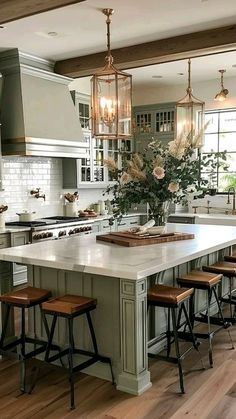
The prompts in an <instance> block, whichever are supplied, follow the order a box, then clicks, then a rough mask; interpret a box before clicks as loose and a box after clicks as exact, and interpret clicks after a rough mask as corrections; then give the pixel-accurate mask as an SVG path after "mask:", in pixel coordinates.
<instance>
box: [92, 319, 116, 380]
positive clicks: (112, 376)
mask: <svg viewBox="0 0 236 419" xmlns="http://www.w3.org/2000/svg"><path fill="white" fill-rule="evenodd" d="M86 316H87V320H88V325H89V330H90V334H91V338H92V342H93V347H94V353H95V355H99V354H98V346H97V340H96V336H95V332H94V328H93V323H92V319H91V316H90V312H89V311H88V312H87V313H86ZM107 361H108V363H109V365H110V370H111V379H112V384H115V379H114V373H113V368H112V363H111V360H110V358H107Z"/></svg>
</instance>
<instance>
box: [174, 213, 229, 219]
mask: <svg viewBox="0 0 236 419" xmlns="http://www.w3.org/2000/svg"><path fill="white" fill-rule="evenodd" d="M170 216H173V217H195V218H209V219H218V218H221V219H222V218H224V219H226V220H227V219H229V220H235V221H236V215H231V214H223V213H211V214H204V213H197V214H194V213H193V212H176V213H172V214H170Z"/></svg>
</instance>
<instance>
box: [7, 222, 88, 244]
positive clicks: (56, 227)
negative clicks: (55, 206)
mask: <svg viewBox="0 0 236 419" xmlns="http://www.w3.org/2000/svg"><path fill="white" fill-rule="evenodd" d="M6 225H9V226H13V225H15V226H22V227H23V226H24V227H30V228H31V232H30V233H31V242H32V243H36V242H39V241H42V240H55V239H62V238H65V237H70V236H71V235H80V236H81V235H84V234H91V233H92V223H91V222H88V218H85V217H83V218H82V217H81V218H80V217H64V216H55V217H46V218H40V219H38V220H35V221H13V222H9V223H6Z"/></svg>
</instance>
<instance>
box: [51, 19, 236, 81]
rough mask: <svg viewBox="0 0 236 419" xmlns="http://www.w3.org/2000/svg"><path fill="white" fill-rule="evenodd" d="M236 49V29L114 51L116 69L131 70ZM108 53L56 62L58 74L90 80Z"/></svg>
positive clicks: (191, 34)
mask: <svg viewBox="0 0 236 419" xmlns="http://www.w3.org/2000/svg"><path fill="white" fill-rule="evenodd" d="M235 48H236V25H230V26H223V27H219V28H215V29H208V30H204V31H199V32H192V33H188V34H184V35H178V36H174V37H172V38H165V39H158V40H156V41H151V42H146V43H143V44H138V45H132V46H129V47H123V48H118V49H113V50H112V55H113V57H114V60H115V63H116V67H117V68H118V69H122V70H125V69H129V68H135V67H136V68H137V67H143V66H147V65H153V64H160V63H166V62H169V61H175V60H181V59H186V58H189V56H191V57H199V56H204V55H209V54H213V53H214V54H216V53H221V52H225V51H233V50H235ZM105 55H106V52H105V51H104V52H99V53H96V54H90V55H84V56H81V57H74V58H69V59H66V60H61V61H57V62H56V64H55V72H56V73H59V74H63V75H65V76H69V77H73V78H76V77H84V76H91V75H92V74H94V73H96V72H97V71H99V70H101V68H102V67H103V65H104V57H105Z"/></svg>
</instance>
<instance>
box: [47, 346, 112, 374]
mask: <svg viewBox="0 0 236 419" xmlns="http://www.w3.org/2000/svg"><path fill="white" fill-rule="evenodd" d="M52 349H53V348H52ZM69 351H70V350H69V348H66V349H63V350H62V351H60V352H59V353H57V354H55V355H53V356H50V357H49V358H47V359H45V361H46V362H54V361H56V360H57V359H60V358H62V357H63V356H65V355H68V354H69ZM73 354H79V355H86V356H90V357H91V359H88V360H87V361H84V362H82V363H81V364H79V365H77V366H75V367H73V372H76V371H81V370H83V369H84V368H87V367H89V366H90V365H92V364H94V363H95V362H98V361H101V362H104V363H108V364H110V363H111V361H110V358H108V357H106V356H103V355H100V354H96V353H94V352H90V351H85V350H83V349H77V348H74V349H73Z"/></svg>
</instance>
